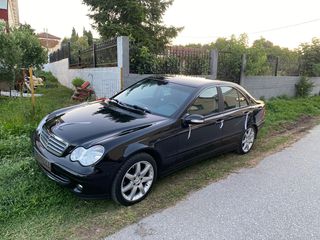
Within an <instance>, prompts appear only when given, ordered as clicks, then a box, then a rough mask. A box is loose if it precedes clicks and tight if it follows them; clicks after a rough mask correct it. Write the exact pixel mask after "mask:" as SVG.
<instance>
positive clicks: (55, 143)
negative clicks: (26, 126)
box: [40, 127, 68, 156]
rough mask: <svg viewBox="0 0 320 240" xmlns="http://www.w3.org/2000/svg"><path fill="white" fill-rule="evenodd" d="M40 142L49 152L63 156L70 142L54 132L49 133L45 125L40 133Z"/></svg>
mask: <svg viewBox="0 0 320 240" xmlns="http://www.w3.org/2000/svg"><path fill="white" fill-rule="evenodd" d="M40 142H41V143H42V145H43V146H44V147H45V148H46V149H47V150H48V151H49V152H51V153H53V154H54V155H56V156H61V155H62V154H63V153H64V151H65V150H66V149H67V147H68V143H66V142H65V141H63V140H62V139H61V138H59V137H57V136H56V135H54V134H53V133H49V131H48V129H46V128H45V127H43V128H42V131H41V133H40Z"/></svg>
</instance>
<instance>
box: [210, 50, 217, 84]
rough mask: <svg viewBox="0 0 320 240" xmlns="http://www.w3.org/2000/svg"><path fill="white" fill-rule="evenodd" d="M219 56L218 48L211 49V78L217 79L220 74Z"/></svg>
mask: <svg viewBox="0 0 320 240" xmlns="http://www.w3.org/2000/svg"><path fill="white" fill-rule="evenodd" d="M218 57H219V53H218V50H217V49H213V50H211V51H210V79H212V80H215V79H217V76H218Z"/></svg>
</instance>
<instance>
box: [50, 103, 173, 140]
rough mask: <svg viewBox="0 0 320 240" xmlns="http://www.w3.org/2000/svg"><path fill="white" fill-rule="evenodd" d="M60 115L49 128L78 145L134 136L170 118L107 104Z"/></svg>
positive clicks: (77, 109) (99, 104) (95, 104)
mask: <svg viewBox="0 0 320 240" xmlns="http://www.w3.org/2000/svg"><path fill="white" fill-rule="evenodd" d="M57 113H58V114H57V115H55V116H54V117H51V118H50V120H48V121H47V123H46V124H45V127H46V128H47V129H49V131H51V132H52V133H54V134H55V135H57V136H58V137H60V138H62V139H63V140H65V141H66V142H68V143H69V144H71V145H75V146H77V145H83V144H84V143H87V142H90V141H95V140H98V139H101V140H103V139H105V138H109V137H114V136H123V135H126V134H130V133H132V132H136V131H139V130H141V129H146V128H148V127H150V126H152V125H154V124H157V123H160V122H163V121H165V120H166V119H167V118H164V117H161V116H157V115H152V114H141V113H135V112H131V111H128V110H126V109H122V108H119V107H117V106H112V105H109V104H106V103H104V102H95V103H91V104H86V105H79V106H77V107H75V108H71V109H67V110H66V111H64V112H61V111H57Z"/></svg>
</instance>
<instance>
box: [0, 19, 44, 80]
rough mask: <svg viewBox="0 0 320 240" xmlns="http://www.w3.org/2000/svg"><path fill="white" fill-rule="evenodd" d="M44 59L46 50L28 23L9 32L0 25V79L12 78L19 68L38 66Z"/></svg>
mask: <svg viewBox="0 0 320 240" xmlns="http://www.w3.org/2000/svg"><path fill="white" fill-rule="evenodd" d="M1 29H2V30H1ZM46 61H47V52H46V50H45V49H43V48H42V47H41V44H40V41H39V39H38V38H37V36H36V35H35V33H34V30H33V29H31V27H30V25H27V24H24V25H20V26H19V27H17V28H13V29H10V31H9V33H6V32H4V31H3V27H1V26H0V80H2V81H3V80H7V81H8V80H13V79H14V76H15V75H16V74H18V73H19V72H20V69H21V68H29V67H31V66H33V67H40V66H41V65H42V64H44V63H46Z"/></svg>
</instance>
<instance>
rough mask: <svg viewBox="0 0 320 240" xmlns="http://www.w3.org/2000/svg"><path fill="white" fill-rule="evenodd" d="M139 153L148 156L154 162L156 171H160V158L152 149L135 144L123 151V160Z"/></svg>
mask: <svg viewBox="0 0 320 240" xmlns="http://www.w3.org/2000/svg"><path fill="white" fill-rule="evenodd" d="M139 153H146V154H149V155H150V156H151V157H152V158H153V159H154V160H155V162H156V164H157V169H158V171H159V170H160V169H161V166H162V157H161V155H160V153H159V152H158V151H157V150H155V149H154V148H152V147H149V146H147V145H144V144H141V143H136V144H133V145H130V146H128V148H127V149H126V150H125V151H124V155H123V157H124V159H129V158H130V157H132V156H134V155H136V154H139Z"/></svg>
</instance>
